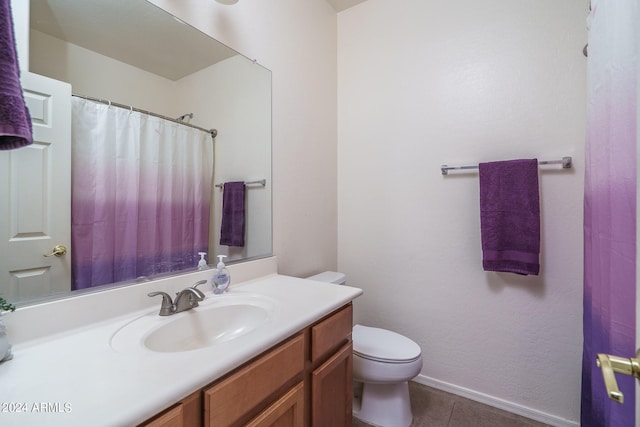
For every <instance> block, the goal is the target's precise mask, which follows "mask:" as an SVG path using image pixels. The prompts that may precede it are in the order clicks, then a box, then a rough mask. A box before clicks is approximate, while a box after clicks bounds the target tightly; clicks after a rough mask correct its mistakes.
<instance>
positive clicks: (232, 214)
mask: <svg viewBox="0 0 640 427" xmlns="http://www.w3.org/2000/svg"><path fill="white" fill-rule="evenodd" d="M244 198H245V185H244V182H242V181H237V182H225V184H224V194H223V195H222V225H221V227H220V244H221V245H226V246H244V223H245V219H244V217H245V212H244V210H245V209H244Z"/></svg>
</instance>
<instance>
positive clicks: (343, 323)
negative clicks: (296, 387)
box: [307, 304, 353, 427]
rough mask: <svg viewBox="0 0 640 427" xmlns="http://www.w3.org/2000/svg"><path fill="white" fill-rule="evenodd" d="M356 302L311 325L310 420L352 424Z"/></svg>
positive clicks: (315, 425) (323, 426)
mask: <svg viewBox="0 0 640 427" xmlns="http://www.w3.org/2000/svg"><path fill="white" fill-rule="evenodd" d="M352 325H353V306H352V305H351V304H349V305H347V306H345V307H343V308H342V309H340V310H339V311H337V312H334V313H332V314H331V315H329V316H328V317H326V318H325V319H323V320H321V321H320V322H318V323H316V324H315V325H313V326H311V328H310V334H311V352H310V357H309V362H310V368H309V370H310V373H309V378H308V380H307V382H308V384H309V386H310V404H309V408H310V411H309V412H310V414H308V415H310V418H311V421H310V424H307V425H311V426H312V427H333V426H341V427H350V426H351V423H352V415H351V405H352V400H353V380H352V377H353V375H352V372H353V371H352V369H353V343H352V341H351V330H352Z"/></svg>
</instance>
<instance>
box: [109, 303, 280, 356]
mask: <svg viewBox="0 0 640 427" xmlns="http://www.w3.org/2000/svg"><path fill="white" fill-rule="evenodd" d="M274 307H275V304H274V302H273V301H271V300H269V299H267V298H264V297H260V296H256V295H251V296H246V295H242V296H232V295H223V296H210V297H209V298H208V299H207V300H205V302H204V303H201V305H200V306H199V307H196V308H194V309H192V310H188V311H184V312H182V313H178V314H175V315H172V316H159V315H158V313H157V310H155V311H154V312H153V313H148V314H145V315H143V316H142V317H139V318H137V319H135V320H133V321H131V322H129V323H127V324H125V325H124V326H123V327H121V328H120V329H118V331H116V333H115V334H113V336H112V337H111V347H112V348H113V349H115V350H117V351H121V352H126V351H130V350H135V349H140V348H142V349H146V350H150V351H154V352H161V353H175V352H183V351H192V350H198V349H203V348H208V347H211V346H214V345H218V344H221V343H224V342H228V341H231V340H234V339H237V338H239V337H242V336H245V335H247V334H249V333H251V332H253V331H256V330H257V329H259V328H261V327H263V326H265V325H266V324H268V323H269V321H270V320H271V317H272V314H273V310H274Z"/></svg>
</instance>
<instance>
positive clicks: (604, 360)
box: [596, 350, 640, 403]
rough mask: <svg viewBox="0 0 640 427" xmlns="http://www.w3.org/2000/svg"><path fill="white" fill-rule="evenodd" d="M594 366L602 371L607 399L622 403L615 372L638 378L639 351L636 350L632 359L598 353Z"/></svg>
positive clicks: (639, 374) (622, 396) (639, 375)
mask: <svg viewBox="0 0 640 427" xmlns="http://www.w3.org/2000/svg"><path fill="white" fill-rule="evenodd" d="M596 365H597V366H598V367H599V368H600V369H602V377H603V378H604V385H605V387H606V388H607V394H608V395H609V398H611V399H612V400H615V401H616V402H618V403H623V402H624V395H623V394H622V392H621V391H620V389H619V388H618V382H617V381H616V376H615V372H618V373H620V374H625V375H631V376H633V377H635V378H640V350H638V353H637V354H636V357H634V358H626V357H619V356H611V355H610V354H603V353H598V357H597V359H596Z"/></svg>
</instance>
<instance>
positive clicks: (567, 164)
mask: <svg viewBox="0 0 640 427" xmlns="http://www.w3.org/2000/svg"><path fill="white" fill-rule="evenodd" d="M560 164H561V165H562V168H563V169H569V168H571V167H572V165H573V159H572V158H571V157H563V158H562V159H561V160H539V161H538V165H560ZM464 169H478V165H465V166H448V165H442V166H440V172H441V173H442V175H449V171H450V170H464Z"/></svg>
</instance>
